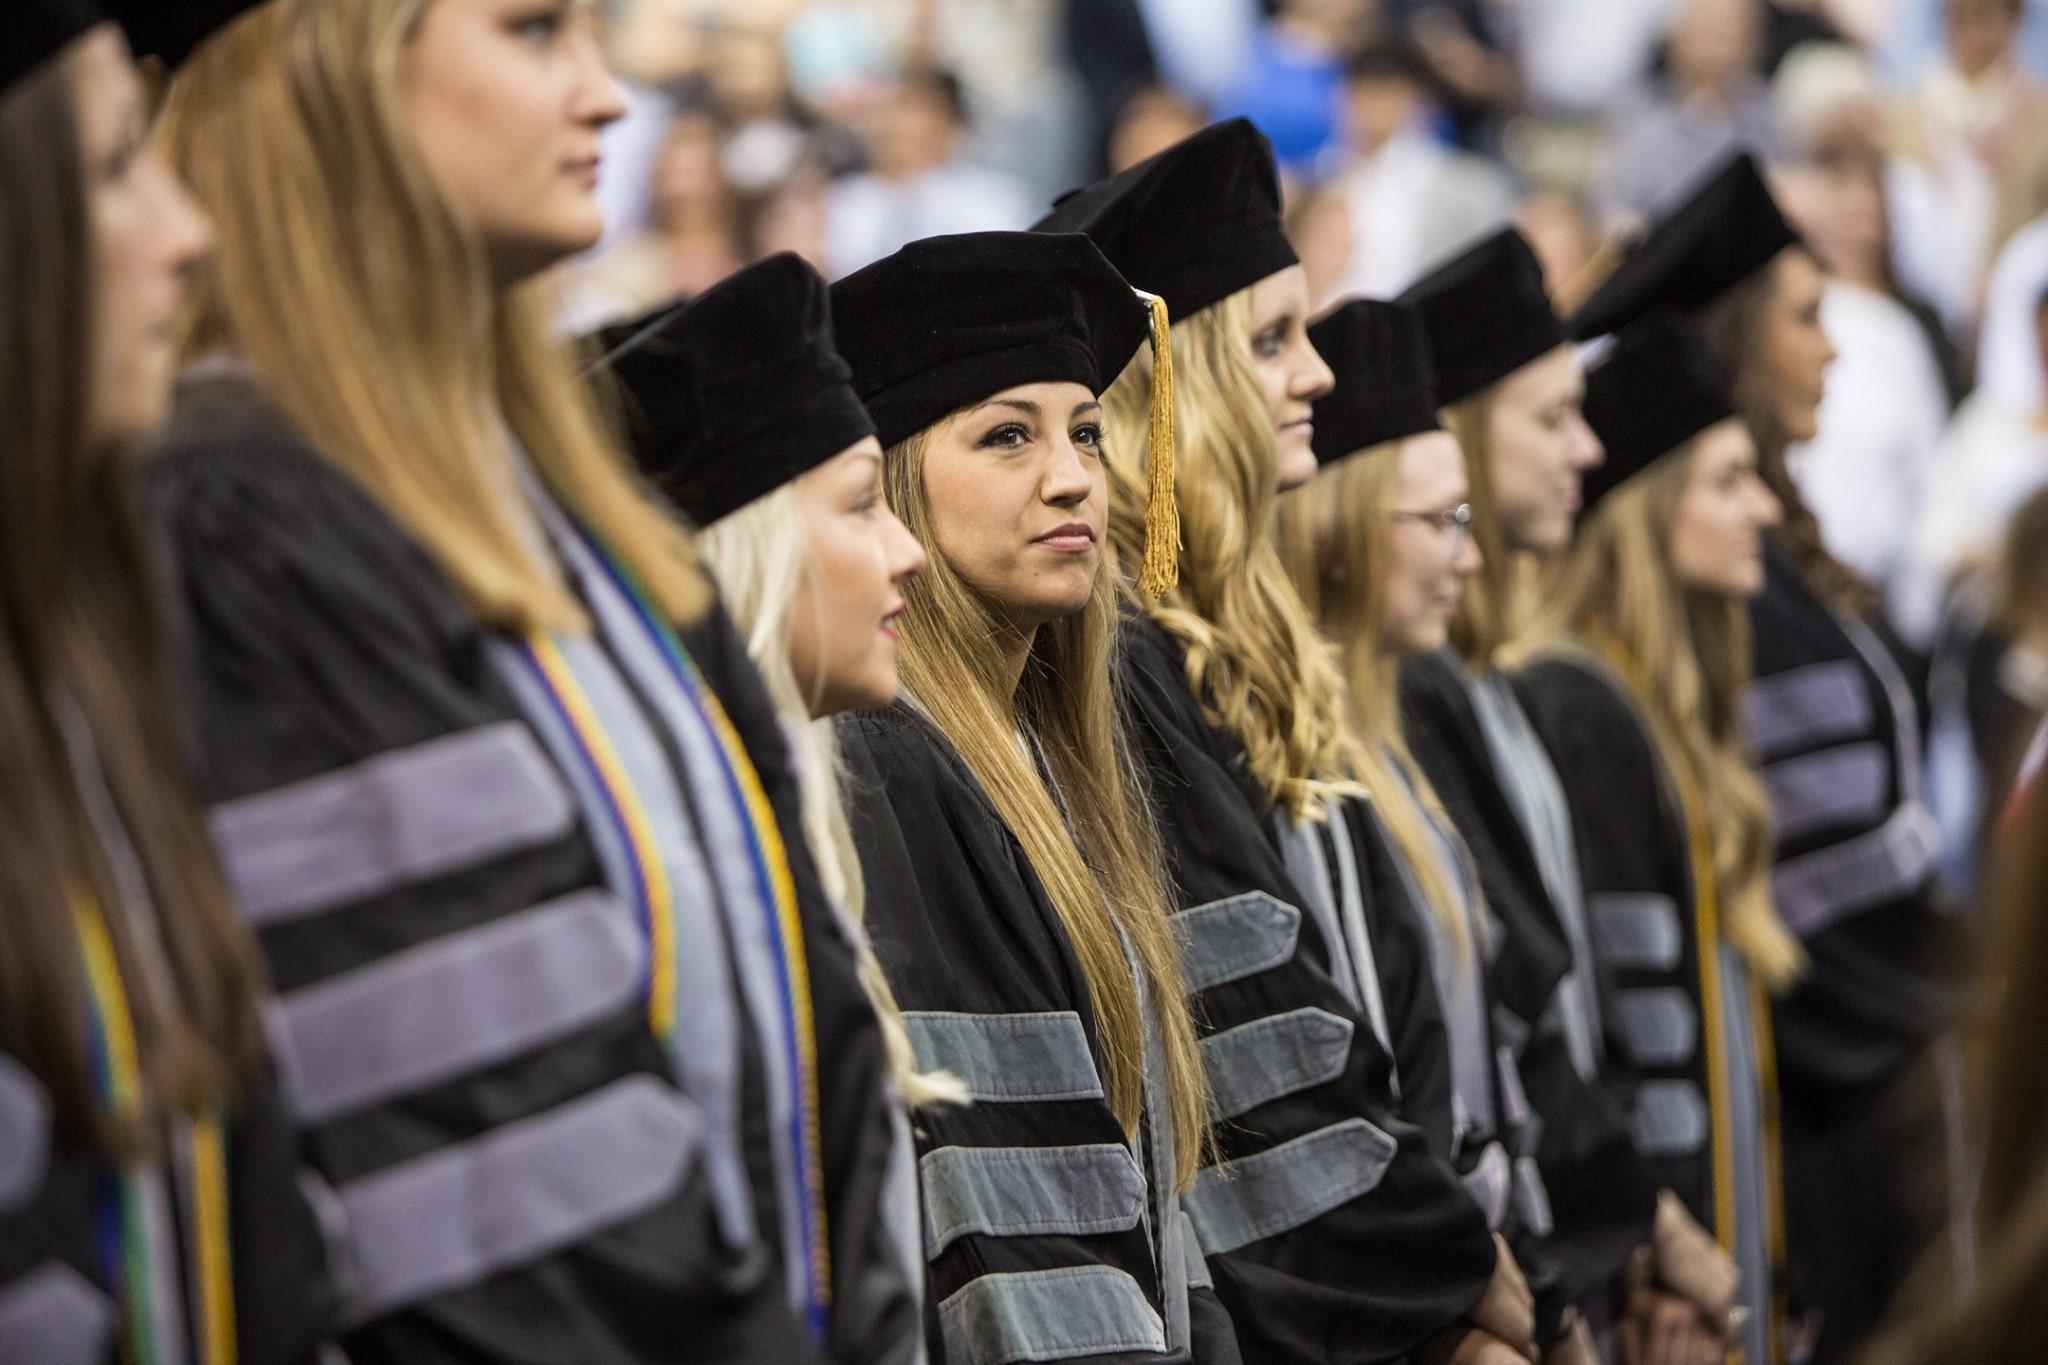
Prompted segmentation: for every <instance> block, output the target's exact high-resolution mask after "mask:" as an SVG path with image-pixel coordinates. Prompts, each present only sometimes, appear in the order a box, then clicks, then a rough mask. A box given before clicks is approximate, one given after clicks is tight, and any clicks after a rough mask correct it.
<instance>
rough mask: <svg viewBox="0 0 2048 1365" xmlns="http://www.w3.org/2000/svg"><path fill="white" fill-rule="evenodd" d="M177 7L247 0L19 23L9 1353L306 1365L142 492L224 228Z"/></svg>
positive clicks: (301, 1272)
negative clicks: (189, 175)
mask: <svg viewBox="0 0 2048 1365" xmlns="http://www.w3.org/2000/svg"><path fill="white" fill-rule="evenodd" d="M164 8H168V9H170V10H172V11H173V12H174V13H175V16H176V21H177V22H178V23H180V24H183V25H186V26H188V28H189V31H191V32H194V33H203V32H204V29H205V27H206V25H207V24H208V23H211V22H221V21H224V18H225V15H224V14H219V15H215V14H209V13H207V12H206V11H204V10H203V9H193V8H188V7H185V6H171V7H154V6H152V7H150V11H153V12H147V11H146V12H131V13H130V14H129V15H128V16H127V17H128V18H129V19H131V20H138V21H139V22H135V23H133V24H132V25H131V26H130V27H129V33H128V37H127V38H126V39H124V37H123V33H122V26H118V25H117V24H116V23H115V22H114V21H113V17H112V16H113V15H116V14H119V13H120V9H119V8H118V7H108V8H107V9H102V8H101V7H100V6H98V5H94V4H89V3H79V0H23V2H22V3H18V4H15V5H11V6H9V8H8V11H7V21H6V24H5V25H4V26H0V478H4V479H5V480H6V483H7V496H6V498H5V500H4V503H0V770H4V772H5V774H6V776H5V780H4V782H0V1359H4V1360H8V1361H22V1362H29V1361H36V1362H69V1361H93V1362H97V1361H108V1360H114V1359H117V1358H118V1359H125V1360H135V1361H148V1360H180V1361H190V1362H193V1365H227V1362H231V1361H236V1360H240V1361H244V1362H248V1365H301V1362H304V1361H306V1360H308V1359H310V1358H311V1357H312V1355H313V1353H314V1352H315V1351H316V1350H318V1349H319V1346H320V1343H321V1341H322V1339H323V1337H325V1336H326V1335H327V1334H328V1333H329V1332H330V1331H331V1330H332V1328H333V1326H334V1321H333V1312H332V1309H333V1302H332V1296H331V1294H330V1291H329V1287H328V1280H327V1267H326V1265H325V1264H324V1261H323V1257H322V1254H321V1239H320V1234H319V1229H318V1225H317V1223H316V1221H315V1219H314V1217H313V1213H312V1210H311V1209H310V1208H309V1207H308V1206H307V1204H306V1202H305V1200H304V1199H303V1197H302V1196H301V1193H300V1191H299V1189H298V1185H297V1180H296V1175H297V1163H296V1161H295V1159H294V1156H293V1136H292V1132H291V1127H290V1124H289V1123H288V1121H287V1120H286V1119H285V1117H284V1115H283V1114H282V1113H281V1112H280V1111H279V1107H278V1103H277V1091H276V1086H275V1085H274V1084H273V1082H272V1079H271V1077H270V1076H269V1074H268V1063H267V1059H266V1056H265V1049H264V1046H263V1034H262V1019H261V1014H260V998H261V994H262V986H263V971H262V966H261V964H260V962H259V960H258V958H257V954H256V950H255V945H254V944H253V943H252V942H251V941H250V937H249V934H248V932H247V930H246V928H245V927H244V926H243V925H241V924H240V923H238V922H237V920H236V918H235V913H234V906H233V903H232V901H231V899H230V897H229V895H228V890H227V887H226V885H225V884H224V880H223V878H222V876H221V868H220V864H219V860H218V859H217V858H216V857H215V856H214V852H213V848H212V846H211V844H210V842H209V840H208V837H207V830H206V824H205V820H204V816H203V814H202V812H201V810H200V808H199V806H198V803H197V802H196V801H195V800H194V799H193V793H192V790H191V785H190V782H189V780H188V777H187V774H186V771H185V766H184V763H183V761H182V760H183V757H184V755H183V754H182V753H181V751H180V747H179V742H178V741H179V735H178V733H177V726H176V723H175V717H174V714H173V712H172V709H171V697H170V688H169V686H168V684H167V682H166V678H165V671H164V661H165V657H166V654H167V649H166V639H165V632H164V622H163V620H162V618H161V614H160V612H159V611H158V601H157V597H158V593H159V591H160V585H159V583H158V581H157V579H156V577H155V575H154V574H153V573H152V571H151V567H150V564H149V556H148V553H147V546H146V543H145V541H144V538H143V536H142V534H141V527H140V525H139V519H138V517H137V515H136V509H135V504H134V496H133V495H134V490H133V487H132V477H131V476H132V469H131V466H130V461H131V460H132V458H133V456H134V454H135V451H136V449H137V448H138V447H139V446H141V445H142V444H144V443H146V442H147V440H148V439H149V438H150V436H151V435H152V434H153V433H154V431H155V430H156V429H157V428H158V427H159V426H160V425H161V424H162V422H163V420H164V419H165V417H166V416H167V415H168V414H169V409H170V395H171V380H172V376H173V374H174V372H175V368H176V354H175V348H174V347H173V346H172V344H171V342H170V338H169V329H170V326H171V324H172V323H173V322H174V321H175V319H176V317H177V310H178V306H179V303H180V300H181V297H182V290H183V286H184V281H185V276H186V274H187V272H188V271H189V270H190V269H191V268H192V267H193V265H194V263H195V262H196V261H198V260H199V259H200V258H201V257H202V256H203V255H204V254H205V252H206V249H207V246H208V242H209V239H210V230H209V227H208V224H207V221H206V218H205V216H204V215H203V214H202V213H201V212H200V211H199V210H198V208H197V207H196V206H195V205H194V204H193V202H192V200H191V197H190V196H189V195H188V194H187V193H186V192H185V190H184V188H183V187H182V186H181V185H180V184H179V183H178V181H177V179H176V177H175V176H173V175H172V174H171V173H170V171H169V170H168V168H167V167H166V166H165V164H164V162H163V160H162V158H161V157H160V156H159V155H158V154H157V153H155V152H154V151H153V150H151V149H150V148H149V146H148V144H147V138H148V129H149V117H148V112H147V110H148V103H147V94H146V91H145V87H144V82H143V80H142V79H141V76H140V73H139V72H138V71H137V69H136V64H135V60H134V58H133V56H131V44H132V51H133V53H134V54H136V55H156V56H161V57H168V58H175V56H176V55H177V54H176V53H175V52H174V51H173V50H171V49H170V48H168V47H166V46H164V45H162V44H161V43H160V42H159V39H160V37H161V36H162V28H163V25H164V20H165V17H166V16H165V15H164V13H163V9H164Z"/></svg>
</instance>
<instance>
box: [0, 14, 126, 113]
mask: <svg viewBox="0 0 2048 1365" xmlns="http://www.w3.org/2000/svg"><path fill="white" fill-rule="evenodd" d="M7 9H8V12H7V18H6V20H5V21H4V22H0V95H4V94H6V93H7V92H8V91H9V90H12V89H13V88H14V83H15V82H16V81H18V80H20V79H22V77H24V76H27V75H29V74H30V73H31V72H33V71H35V70H36V69H37V68H38V67H40V66H42V64H43V63H44V62H47V61H49V60H50V59H51V58H52V57H54V56H56V55H57V54H58V53H59V52H62V51H63V50H64V49H65V48H66V47H69V46H70V45H71V43H72V41H73V40H74V39H76V38H78V37H79V36H80V35H82V34H83V33H84V32H85V31H86V30H87V29H89V28H92V27H93V26H94V25H95V24H102V23H105V22H106V19H107V16H106V14H105V12H104V11H102V10H101V9H100V7H99V6H98V5H95V4H92V3H91V2H90V0H8V7H7Z"/></svg>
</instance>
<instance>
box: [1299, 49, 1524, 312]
mask: <svg viewBox="0 0 2048 1365" xmlns="http://www.w3.org/2000/svg"><path fill="white" fill-rule="evenodd" d="M1431 95H1432V92H1431V89H1430V87H1429V85H1428V82H1427V77H1425V76H1424V75H1423V73H1422V69H1421V67H1420V65H1419V63H1418V62H1417V60H1416V58H1415V55H1414V53H1413V52H1412V51H1410V50H1409V49H1408V48H1406V47H1404V46H1402V45H1399V44H1396V43H1378V44H1374V45H1372V46H1370V47H1367V48H1366V49H1365V50H1364V51H1362V52H1361V53H1360V54H1359V55H1358V56H1357V57H1356V58H1355V59H1353V61H1352V63H1351V67H1350V70H1349V71H1348V72H1347V74H1346V78H1345V91H1344V108H1343V113H1344V140H1345V147H1346V151H1345V155H1344V160H1343V161H1342V162H1341V163H1340V165H1339V167H1338V169H1337V170H1336V172H1335V174H1333V175H1332V176H1331V177H1330V181H1329V183H1330V185H1331V186H1332V187H1333V188H1334V189H1335V190H1336V191H1337V192H1338V193H1339V194H1341V195H1342V196H1343V199H1344V204H1345V208H1346V209H1347V210H1348V212H1349V215H1350V228H1351V251H1350V259H1349V261H1348V263H1347V265H1346V267H1345V270H1344V273H1343V276H1342V277H1341V279H1340V280H1339V281H1338V283H1337V287H1336V292H1337V293H1338V294H1340V295H1343V294H1363V295H1365V296H1366V297H1368V298H1391V297H1392V296H1393V295H1395V294H1397V293H1399V292H1400V291H1401V290H1403V289H1405V288H1407V286H1408V285H1410V284H1412V283H1413V282H1414V281H1415V280H1416V279H1417V278H1419V277H1420V276H1421V275H1423V274H1424V273H1426V272H1427V271H1428V270H1429V268H1430V267H1431V266H1433V265H1435V264H1436V263H1437V262H1439V261H1442V260H1444V259H1447V258H1448V257H1451V256H1454V255H1456V254H1457V253H1458V252H1459V251H1462V250H1463V249H1464V248H1465V247H1467V246H1470V245H1471V244H1472V243H1473V242H1476V241H1478V240H1479V239H1480V238H1482V237H1484V236H1486V235H1487V234H1488V233H1490V232H1492V231H1494V230H1495V229H1497V228H1499V227H1500V226H1501V225H1503V224H1504V223H1506V222H1507V221H1508V219H1509V217H1510V215H1512V214H1513V212H1514V186H1513V185H1512V184H1511V183H1510V182H1509V180H1508V178H1507V176H1506V174H1505V173H1503V172H1502V171H1501V170H1500V168H1499V167H1497V166H1496V165H1495V164H1494V163H1493V162H1491V161H1489V160H1487V159H1486V158H1485V157H1481V156H1477V155H1474V154H1473V153H1471V152H1466V151H1461V150H1459V149H1458V148H1456V147H1452V146H1449V145H1447V144H1446V143H1445V142H1444V141H1443V140H1442V139H1440V138H1439V137H1437V136H1436V134H1435V133H1434V132H1433V131H1432V128H1431V121H1432V120H1431V113H1432V110H1433V103H1432V98H1431Z"/></svg>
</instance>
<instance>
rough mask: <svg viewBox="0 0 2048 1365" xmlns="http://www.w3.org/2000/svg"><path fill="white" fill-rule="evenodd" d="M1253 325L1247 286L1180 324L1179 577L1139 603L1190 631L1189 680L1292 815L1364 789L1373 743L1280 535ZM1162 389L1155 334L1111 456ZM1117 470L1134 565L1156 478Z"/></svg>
mask: <svg viewBox="0 0 2048 1365" xmlns="http://www.w3.org/2000/svg"><path fill="white" fill-rule="evenodd" d="M1250 335H1251V291H1250V290H1249V289H1241V290H1239V291H1238V292H1237V293H1235V294H1232V295H1230V296H1228V297H1227V298H1225V299H1223V300H1221V301H1220V302H1218V303H1215V304H1213V305H1211V306H1210V307H1208V308H1204V309H1202V310H1201V311H1200V312H1197V313H1194V314H1192V315H1190V316H1188V317H1185V318H1182V319H1180V320H1179V321H1178V322H1176V323H1174V324H1173V364H1174V385H1173V415H1174V423H1175V443H1176V465H1177V467H1176V471H1175V479H1174V487H1175V493H1176V496H1177V497H1178V500H1179V503H1180V525H1181V547H1180V583H1179V586H1178V587H1176V588H1174V589H1173V590H1171V591H1170V592H1168V593H1167V594H1166V595H1165V596H1163V597H1161V598H1160V599H1159V600H1158V601H1156V602H1152V601H1144V602H1141V603H1140V605H1141V606H1142V607H1143V608H1144V610H1145V611H1146V612H1147V613H1148V614H1149V615H1150V616H1151V617H1152V619H1153V620H1155V621H1157V622H1158V623H1159V624H1160V625H1161V626H1162V627H1163V628H1164V629H1165V630H1166V632H1167V633H1168V634H1169V635H1171V636H1173V638H1174V639H1175V640H1176V641H1178V642H1179V644H1180V646H1181V648H1182V650H1183V652H1184V653H1185V655H1186V668H1187V681H1188V688H1189V690H1190V691H1192V692H1193V693H1194V695H1195V697H1196V698H1197V699H1198V700H1199V701H1200V703H1201V706H1202V710H1203V713H1204V714H1205V715H1206V716H1207V717H1208V718H1209V719H1210V721H1211V722H1212V723H1214V724H1216V725H1218V726H1220V727H1222V728H1223V729H1226V730H1228V731H1230V732H1231V733H1232V734H1234V735H1236V736H1237V738H1238V741H1239V743H1240V744H1242V745H1243V746H1244V751H1245V758H1246V761H1247V763H1248V764H1249V766H1250V768H1251V772H1252V776H1253V777H1254V779H1256V780H1257V782H1258V783H1259V785H1260V787H1261V788H1263V789H1264V790H1265V792H1266V793H1267V795H1268V796H1269V797H1270V798H1271V800H1272V801H1273V803H1274V805H1275V806H1277V807H1278V808H1279V809H1280V810H1282V811H1284V812H1286V814H1287V817H1288V818H1289V819H1291V820H1295V821H1302V820H1319V819H1321V818H1323V808H1322V800H1323V798H1325V797H1331V796H1344V795H1355V794H1360V793H1362V791H1363V788H1362V787H1360V786H1359V785H1358V782H1357V779H1358V776H1359V774H1360V772H1361V771H1362V768H1363V756H1362V749H1361V746H1360V745H1359V743H1358V741H1357V740H1356V738H1355V737H1354V736H1353V735H1352V734H1351V731H1350V726H1349V723H1348V721H1347V719H1346V717H1345V713H1344V683H1343V678H1342V676H1341V675H1340V674H1339V672H1338V670H1337V663H1336V660H1335V658H1334V656H1333V653H1332V650H1331V647H1330V645H1329V643H1328V642H1327V641H1325V640H1324V639H1322V638H1321V637H1320V636H1319V635H1318V634H1317V633H1316V628H1315V623H1314V622H1313V620H1312V619H1311V618H1310V616H1309V612H1308V609H1307V608H1306V607H1305V606H1304V605H1303V604H1302V601H1301V598H1300V597H1299V596H1298V595H1297V594H1296V593H1295V591H1294V588H1293V586H1292V585H1291V584H1290V583H1289V582H1288V579H1287V572H1286V570H1285V569H1284V568H1283V567H1282V566H1281V563H1280V558H1279V555H1278V554H1277V553H1276V552H1275V550H1274V547H1273V540H1272V537H1271V535H1270V525H1271V521H1272V517H1273V506H1274V499H1275V497H1276V489H1275V485H1276V483H1277V480H1278V474H1277V470H1276V465H1277V460H1278V456H1277V454H1276V452H1275V450H1274V446H1273V427H1272V422H1271V420H1270V418H1269V417H1268V416H1267V412H1266V400H1265V397H1264V395H1263V394H1262V393H1261V392H1260V390H1259V381H1258V374H1257V372H1256V370H1255V369H1254V368H1253V363H1252V355H1251V343H1250ZM1151 392H1152V353H1151V348H1149V347H1146V348H1142V349H1140V350H1139V352H1138V354H1137V357H1136V358H1135V359H1133V360H1132V361H1131V363H1130V364H1129V365H1128V366H1126V367H1125V369H1124V372H1123V373H1122V374H1121V375H1119V376H1118V377H1117V381H1116V383H1114V384H1112V385H1111V386H1110V389H1109V392H1108V393H1106V394H1104V395H1103V398H1102V406H1103V413H1104V423H1105V426H1106V427H1107V429H1108V433H1109V436H1110V451H1111V453H1112V456H1113V457H1114V455H1115V452H1118V451H1140V450H1143V449H1145V439H1146V433H1147V431H1148V430H1149V428H1150V400H1151ZM1115 473H1116V477H1114V478H1112V479H1111V481H1110V538H1111V540H1112V542H1113V543H1114V544H1115V546H1116V548H1117V551H1118V554H1119V555H1120V556H1121V558H1122V559H1123V560H1124V562H1126V563H1133V564H1134V563H1137V562H1139V556H1140V554H1141V553H1142V547H1143V545H1144V533H1145V507H1146V499H1145V492H1144V490H1145V486H1146V481H1145V479H1144V478H1143V477H1142V476H1141V474H1140V471H1137V470H1135V469H1131V468H1128V467H1124V466H1119V467H1117V468H1116V469H1115ZM1132 600H1137V599H1136V596H1135V594H1132Z"/></svg>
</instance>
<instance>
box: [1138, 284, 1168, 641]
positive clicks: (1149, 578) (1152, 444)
mask: <svg viewBox="0 0 2048 1365" xmlns="http://www.w3.org/2000/svg"><path fill="white" fill-rule="evenodd" d="M1133 292H1134V293H1136V294H1137V295H1138V297H1139V298H1141V299H1143V300H1144V301H1145V306H1146V307H1147V308H1148V309H1150V310H1151V313H1152V401H1151V411H1150V414H1149V418H1150V420H1149V422H1148V424H1147V427H1148V429H1147V431H1146V440H1145V472H1146V488H1145V562H1144V564H1143V565H1142V566H1141V567H1140V569H1139V572H1138V588H1139V590H1140V591H1141V592H1143V593H1144V594H1145V596H1146V597H1148V598H1150V599H1152V600H1153V601H1155V602H1156V601H1158V600H1159V599H1160V598H1162V597H1164V596H1166V594H1168V593H1169V592H1172V591H1173V589H1174V588H1175V586H1176V585H1178V584H1179V582H1180V504H1179V503H1178V501H1176V499H1175V496H1174V449H1173V320H1172V319H1171V318H1169V317H1168V316H1167V313H1166V300H1165V299H1162V298H1160V297H1159V296H1158V295H1157V294H1147V293H1146V292H1145V291H1144V290H1142V289H1140V290H1134V291H1133Z"/></svg>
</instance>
